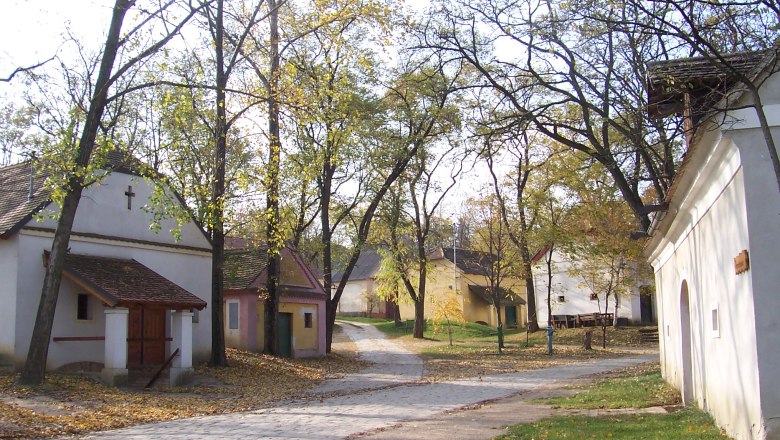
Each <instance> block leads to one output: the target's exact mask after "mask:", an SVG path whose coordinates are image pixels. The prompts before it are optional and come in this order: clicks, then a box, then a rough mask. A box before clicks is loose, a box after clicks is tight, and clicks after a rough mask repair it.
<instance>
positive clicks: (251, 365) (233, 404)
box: [0, 349, 366, 438]
mask: <svg viewBox="0 0 780 440" xmlns="http://www.w3.org/2000/svg"><path fill="white" fill-rule="evenodd" d="M228 361H229V364H230V366H229V367H227V368H210V367H206V366H200V367H198V368H196V374H197V376H198V377H199V378H201V380H200V381H199V382H200V383H201V385H199V386H192V387H183V388H182V387H178V388H160V389H158V388H155V389H154V390H151V391H143V390H138V389H119V388H113V387H107V386H105V385H102V384H101V383H99V382H97V381H96V380H93V379H90V378H87V377H83V376H70V375H62V374H47V376H46V382H45V383H44V384H43V385H41V386H38V387H21V386H17V385H15V381H16V377H17V375H16V374H11V373H2V374H0V438H30V437H52V436H60V435H67V434H81V433H84V432H90V431H99V430H105V429H113V428H120V427H124V426H129V425H134V424H139V423H146V422H153V421H162V420H172V419H178V418H183V417H193V416H198V415H207V414H217V413H227V412H236V411H243V410H248V409H253V408H257V407H259V406H261V405H263V404H265V403H268V402H271V401H276V400H282V399H286V398H291V397H293V396H295V395H296V394H298V393H300V392H301V391H302V390H304V389H306V388H308V387H311V386H313V385H314V384H316V383H317V382H319V381H321V380H323V379H325V378H327V377H333V376H338V375H341V374H346V373H350V372H354V371H358V370H360V369H362V368H364V367H365V366H366V364H365V363H363V362H361V361H358V360H355V359H353V358H350V357H346V356H342V355H339V354H331V355H329V356H328V357H326V358H321V359H282V358H275V357H272V356H266V355H262V354H256V353H248V352H242V351H239V350H232V349H228Z"/></svg>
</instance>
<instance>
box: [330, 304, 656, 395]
mask: <svg viewBox="0 0 780 440" xmlns="http://www.w3.org/2000/svg"><path fill="white" fill-rule="evenodd" d="M340 319H343V320H345V321H355V322H363V323H368V324H372V325H374V326H375V327H376V328H377V329H379V330H380V331H382V332H383V333H384V334H385V335H386V336H387V337H388V338H391V339H393V341H394V342H398V343H401V344H404V345H405V346H406V347H408V348H409V349H411V350H414V351H416V352H418V353H419V354H420V355H421V356H422V357H423V359H424V361H425V370H424V373H423V374H424V377H425V379H428V380H433V381H439V380H450V379H456V378H461V377H474V376H484V375H490V374H500V373H512V372H517V371H526V370H534V369H538V368H545V367H550V366H555V365H564V364H568V363H571V362H578V361H587V360H592V359H604V358H611V357H617V356H625V355H627V354H629V352H627V351H625V350H624V349H623V348H622V347H635V348H640V349H641V348H647V349H655V348H657V346H658V344H643V343H641V342H640V341H639V339H640V334H639V330H638V328H637V327H619V328H616V329H615V328H611V327H610V328H609V329H607V341H608V344H607V348H606V349H601V348H600V347H599V346H597V345H596V342H597V341H598V342H600V341H601V339H600V336H598V337H597V336H596V335H594V338H593V342H594V343H593V347H594V348H593V350H585V349H584V348H581V342H582V336H583V334H584V332H585V330H586V329H582V328H577V329H560V330H556V332H555V335H554V343H553V346H554V350H553V355H552V356H549V355H547V333H546V332H545V331H539V332H535V333H531V334H529V335H526V333H525V330H524V329H508V330H507V331H506V332H505V333H504V336H505V344H506V347H505V348H504V349H503V350H502V353H501V354H499V353H498V344H497V339H496V338H497V331H496V329H495V328H493V327H489V326H486V325H481V324H475V323H466V324H464V325H460V324H458V325H454V326H452V328H453V345H452V346H450V345H449V338H448V335H447V332H446V326H444V325H440V326H435V325H433V324H431V323H429V325H428V326H427V327H426V331H425V333H424V336H425V338H424V339H415V338H413V337H412V334H411V323H410V324H409V326H408V327H407V326H401V327H397V326H396V325H395V323H394V322H393V321H388V320H386V319H375V318H362V317H350V318H340ZM588 329H590V330H592V329H593V327H589V328H588ZM596 332H600V328H597V329H596V331H594V333H596ZM599 335H600V333H599ZM526 336H527V337H528V343H527V344H526Z"/></svg>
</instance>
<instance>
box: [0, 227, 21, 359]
mask: <svg viewBox="0 0 780 440" xmlns="http://www.w3.org/2000/svg"><path fill="white" fill-rule="evenodd" d="M18 253H19V240H18V239H17V237H16V236H13V237H11V238H9V239H8V240H0V280H1V281H0V304H2V307H0V366H3V365H12V364H13V357H14V347H15V346H16V339H15V338H16V283H17V272H18V271H17V266H18V263H17V257H18Z"/></svg>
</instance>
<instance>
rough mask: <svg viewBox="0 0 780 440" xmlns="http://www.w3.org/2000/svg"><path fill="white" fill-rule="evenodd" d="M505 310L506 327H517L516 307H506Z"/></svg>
mask: <svg viewBox="0 0 780 440" xmlns="http://www.w3.org/2000/svg"><path fill="white" fill-rule="evenodd" d="M505 310H506V326H507V327H517V307H515V306H507V307H506V308H505Z"/></svg>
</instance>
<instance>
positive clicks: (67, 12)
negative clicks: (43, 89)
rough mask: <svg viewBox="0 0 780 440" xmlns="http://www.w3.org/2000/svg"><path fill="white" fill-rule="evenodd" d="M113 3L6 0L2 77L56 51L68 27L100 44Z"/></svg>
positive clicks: (0, 23)
mask: <svg viewBox="0 0 780 440" xmlns="http://www.w3.org/2000/svg"><path fill="white" fill-rule="evenodd" d="M112 5H113V2H112V1H110V0H3V13H2V14H0V77H2V78H6V77H7V76H8V75H9V74H10V73H11V72H13V70H14V69H15V68H16V67H20V66H29V65H33V64H36V63H38V62H40V61H43V60H46V59H48V58H50V57H51V56H53V55H54V54H56V53H57V51H58V49H59V48H60V47H61V46H62V42H63V41H64V36H65V35H66V32H67V31H68V29H70V32H72V33H73V34H74V35H76V36H77V37H79V38H80V39H82V40H83V41H85V43H86V44H89V45H93V44H94V46H93V47H99V46H100V43H101V41H102V36H103V35H104V34H105V32H106V28H107V26H108V22H109V19H110V16H111V7H112ZM0 93H1V92H0Z"/></svg>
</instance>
